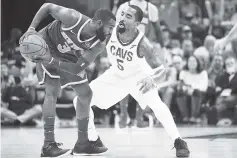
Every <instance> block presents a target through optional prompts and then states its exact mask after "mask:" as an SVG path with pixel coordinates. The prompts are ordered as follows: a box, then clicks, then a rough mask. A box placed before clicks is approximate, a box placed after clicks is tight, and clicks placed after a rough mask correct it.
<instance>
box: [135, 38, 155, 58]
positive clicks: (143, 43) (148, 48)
mask: <svg viewBox="0 0 237 158" xmlns="http://www.w3.org/2000/svg"><path fill="white" fill-rule="evenodd" d="M152 49H153V46H152V44H151V43H150V41H149V40H148V39H147V38H146V36H145V35H143V36H142V38H141V40H140V42H139V44H138V52H137V53H138V55H139V56H141V57H142V56H144V55H145V54H147V53H149V52H152Z"/></svg>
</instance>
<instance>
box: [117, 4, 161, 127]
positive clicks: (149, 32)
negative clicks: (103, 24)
mask: <svg viewBox="0 0 237 158" xmlns="http://www.w3.org/2000/svg"><path fill="white" fill-rule="evenodd" d="M130 4H131V5H135V6H138V7H139V8H140V9H141V10H142V11H143V19H142V21H141V23H140V24H139V25H138V27H137V28H138V29H139V31H141V32H143V33H144V34H145V36H146V37H147V38H148V39H149V41H152V42H151V43H152V45H154V46H158V47H159V45H160V46H161V47H164V42H163V38H162V34H161V29H160V21H159V12H158V9H157V7H156V6H155V5H154V4H152V3H150V2H148V1H146V0H130V1H128V2H125V3H123V4H121V5H120V6H119V8H118V10H117V13H116V19H119V17H120V16H121V12H122V11H123V10H125V9H126V8H127V7H128V6H129V5H130ZM157 51H158V50H157ZM128 99H129V98H128V97H126V98H124V99H123V100H122V101H121V102H120V108H121V113H122V112H126V111H127V110H126V108H127V106H128ZM137 109H138V110H137V111H136V121H135V124H136V126H137V127H144V126H146V124H145V122H143V121H142V117H143V113H144V111H143V110H142V109H141V108H140V107H139V106H138V108H137ZM126 116H127V115H126V113H125V114H123V115H121V120H120V122H119V124H120V127H125V126H126Z"/></svg>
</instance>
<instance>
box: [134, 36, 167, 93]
mask: <svg viewBox="0 0 237 158" xmlns="http://www.w3.org/2000/svg"><path fill="white" fill-rule="evenodd" d="M138 51H139V52H138V55H139V56H144V57H145V59H146V62H147V63H148V64H149V65H150V67H151V68H152V69H153V72H152V73H151V74H150V76H148V77H146V78H144V79H142V80H140V81H139V82H138V84H142V85H141V87H140V90H141V91H142V93H146V92H148V91H149V90H151V89H153V88H155V87H157V84H158V83H161V82H163V81H164V80H165V78H166V69H165V62H164V61H162V60H161V59H160V58H159V57H158V56H160V55H157V51H155V49H153V46H152V45H151V44H150V42H149V40H148V39H147V38H146V37H144V38H143V40H142V41H141V43H140V46H139V49H138Z"/></svg>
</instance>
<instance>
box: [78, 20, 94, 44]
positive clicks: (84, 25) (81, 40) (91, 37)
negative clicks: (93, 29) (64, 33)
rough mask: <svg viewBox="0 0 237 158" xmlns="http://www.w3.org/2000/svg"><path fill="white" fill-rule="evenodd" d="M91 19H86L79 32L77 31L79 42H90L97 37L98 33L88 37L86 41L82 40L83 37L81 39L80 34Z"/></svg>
mask: <svg viewBox="0 0 237 158" xmlns="http://www.w3.org/2000/svg"><path fill="white" fill-rule="evenodd" d="M90 20H91V19H88V20H86V22H85V23H84V24H83V25H82V26H81V28H80V29H79V31H78V33H77V40H78V41H79V42H81V43H82V42H89V41H91V40H92V39H94V38H95V37H96V35H95V36H93V37H91V38H89V39H87V40H84V41H82V40H81V39H80V35H81V31H82V29H83V28H84V27H85V26H86V24H87V23H88V22H89V21H90Z"/></svg>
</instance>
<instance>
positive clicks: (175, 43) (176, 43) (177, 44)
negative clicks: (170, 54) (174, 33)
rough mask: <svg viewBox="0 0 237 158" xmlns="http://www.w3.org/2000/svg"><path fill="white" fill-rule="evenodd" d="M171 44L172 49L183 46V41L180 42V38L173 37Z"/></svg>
mask: <svg viewBox="0 0 237 158" xmlns="http://www.w3.org/2000/svg"><path fill="white" fill-rule="evenodd" d="M170 46H171V48H172V49H174V48H181V43H180V41H179V39H176V38H172V39H171V41H170Z"/></svg>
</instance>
